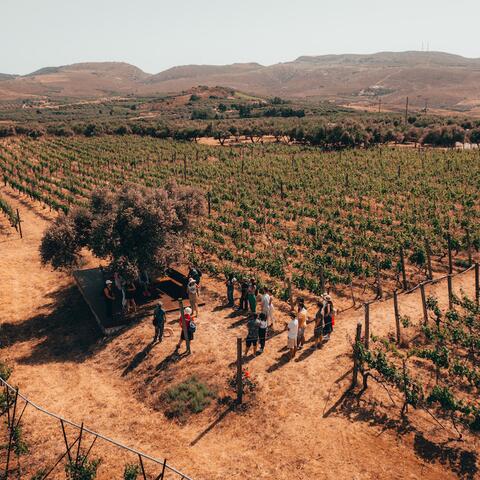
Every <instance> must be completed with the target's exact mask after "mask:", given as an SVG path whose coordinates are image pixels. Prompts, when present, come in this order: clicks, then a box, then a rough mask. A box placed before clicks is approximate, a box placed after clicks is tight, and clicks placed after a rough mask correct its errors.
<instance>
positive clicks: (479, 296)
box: [475, 262, 480, 305]
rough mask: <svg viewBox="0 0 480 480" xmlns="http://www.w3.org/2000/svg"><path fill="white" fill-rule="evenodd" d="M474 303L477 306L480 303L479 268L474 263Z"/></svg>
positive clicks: (476, 263)
mask: <svg viewBox="0 0 480 480" xmlns="http://www.w3.org/2000/svg"><path fill="white" fill-rule="evenodd" d="M475 301H476V302H477V305H478V304H479V302H480V266H479V264H478V262H475Z"/></svg>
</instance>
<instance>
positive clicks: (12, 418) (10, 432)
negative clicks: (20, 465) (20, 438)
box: [4, 388, 18, 479]
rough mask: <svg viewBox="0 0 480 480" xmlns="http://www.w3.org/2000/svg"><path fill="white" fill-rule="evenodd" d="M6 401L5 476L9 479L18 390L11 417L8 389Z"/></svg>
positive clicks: (16, 390)
mask: <svg viewBox="0 0 480 480" xmlns="http://www.w3.org/2000/svg"><path fill="white" fill-rule="evenodd" d="M6 401H7V432H8V445H7V459H6V462H5V474H4V478H5V479H7V478H8V471H9V467H10V456H11V453H12V447H13V437H14V435H15V430H16V426H15V420H16V414H17V404H18V388H16V389H15V396H14V398H13V412H12V414H11V415H10V393H9V390H8V388H7V389H6Z"/></svg>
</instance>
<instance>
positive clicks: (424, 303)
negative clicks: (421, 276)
mask: <svg viewBox="0 0 480 480" xmlns="http://www.w3.org/2000/svg"><path fill="white" fill-rule="evenodd" d="M420 295H421V297H422V310H423V324H424V325H427V323H428V311H427V298H426V296H425V284H424V283H421V284H420Z"/></svg>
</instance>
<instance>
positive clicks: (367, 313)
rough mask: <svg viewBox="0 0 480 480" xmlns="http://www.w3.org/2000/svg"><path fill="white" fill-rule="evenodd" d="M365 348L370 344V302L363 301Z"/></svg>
mask: <svg viewBox="0 0 480 480" xmlns="http://www.w3.org/2000/svg"><path fill="white" fill-rule="evenodd" d="M364 308H365V338H364V341H365V348H366V349H367V350H368V348H369V346H370V304H369V303H365V305H364Z"/></svg>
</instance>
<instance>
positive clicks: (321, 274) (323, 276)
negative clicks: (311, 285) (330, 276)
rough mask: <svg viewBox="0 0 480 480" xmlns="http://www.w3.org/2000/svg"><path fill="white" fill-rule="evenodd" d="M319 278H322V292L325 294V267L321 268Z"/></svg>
mask: <svg viewBox="0 0 480 480" xmlns="http://www.w3.org/2000/svg"><path fill="white" fill-rule="evenodd" d="M319 276H320V290H321V291H322V293H324V292H325V275H324V273H323V267H320V271H319Z"/></svg>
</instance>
